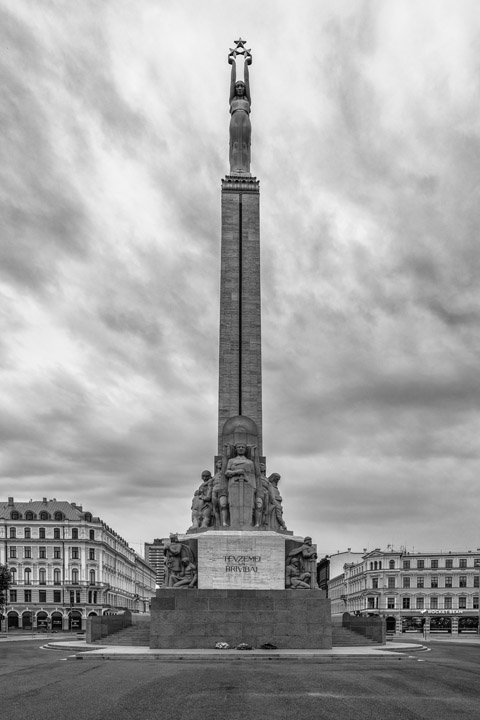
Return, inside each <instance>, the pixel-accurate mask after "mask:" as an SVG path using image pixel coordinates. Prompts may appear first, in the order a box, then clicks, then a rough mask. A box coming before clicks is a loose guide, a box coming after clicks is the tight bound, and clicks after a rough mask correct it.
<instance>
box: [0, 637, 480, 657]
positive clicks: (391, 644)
mask: <svg viewBox="0 0 480 720" xmlns="http://www.w3.org/2000/svg"><path fill="white" fill-rule="evenodd" d="M22 640H23V641H26V640H37V641H42V642H43V643H44V646H43V647H44V648H45V649H50V650H63V651H65V652H68V653H72V654H71V655H70V656H69V657H68V659H71V660H74V659H76V660H83V659H91V660H100V659H103V660H167V659H168V660H183V661H202V660H209V661H214V660H221V661H222V662H224V661H228V660H250V661H252V660H299V661H304V662H328V661H335V660H344V659H346V658H350V659H353V658H356V659H358V660H368V659H377V660H378V659H379V658H384V659H397V660H401V659H405V658H409V657H410V656H409V653H411V652H419V651H426V650H428V649H429V648H428V645H429V644H430V643H435V642H449V643H452V644H464V645H480V637H479V636H478V635H469V636H454V637H452V636H445V635H441V636H434V637H432V636H428V637H427V638H423V637H422V638H419V641H418V642H404V641H397V640H388V641H387V643H386V645H365V646H361V645H360V646H354V647H334V648H331V649H328V650H316V649H306V650H302V649H293V650H289V649H278V650H260V649H253V650H236V649H234V648H231V649H228V650H217V649H216V648H211V649H184V650H166V649H158V650H157V649H155V650H153V649H150V648H149V647H146V646H128V645H101V644H95V645H89V644H87V642H86V641H85V639H82V636H75V635H74V636H72V635H71V634H70V633H64V634H60V633H58V634H49V633H25V634H24V633H22V634H21V635H20V634H17V633H12V634H10V635H5V634H4V633H2V634H1V635H0V644H1V642H2V641H3V642H18V641H22Z"/></svg>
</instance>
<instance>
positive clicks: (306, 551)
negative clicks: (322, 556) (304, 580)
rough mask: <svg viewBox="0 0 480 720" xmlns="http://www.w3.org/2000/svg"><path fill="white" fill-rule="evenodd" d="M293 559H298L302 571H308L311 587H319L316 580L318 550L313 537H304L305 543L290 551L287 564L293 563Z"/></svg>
mask: <svg viewBox="0 0 480 720" xmlns="http://www.w3.org/2000/svg"><path fill="white" fill-rule="evenodd" d="M292 560H297V562H298V567H299V570H300V572H301V573H308V576H309V578H310V587H311V588H312V589H313V588H316V587H318V586H317V582H316V560H317V552H316V550H315V548H314V547H313V545H312V538H311V537H306V538H304V540H303V545H300V547H297V548H296V550H291V551H290V552H289V553H288V557H287V566H288V565H291V564H292Z"/></svg>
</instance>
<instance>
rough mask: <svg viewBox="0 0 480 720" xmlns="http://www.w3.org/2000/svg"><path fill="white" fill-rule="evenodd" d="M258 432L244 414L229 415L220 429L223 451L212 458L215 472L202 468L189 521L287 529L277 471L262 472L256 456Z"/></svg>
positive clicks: (204, 525) (209, 525)
mask: <svg viewBox="0 0 480 720" xmlns="http://www.w3.org/2000/svg"><path fill="white" fill-rule="evenodd" d="M257 436H258V432H257V428H256V425H255V423H254V422H253V420H251V419H250V418H247V417H245V416H240V415H239V416H237V417H235V418H230V420H228V421H227V422H226V423H225V428H224V432H223V439H224V453H223V456H222V457H219V458H217V459H216V461H215V475H213V476H212V474H211V472H210V471H209V470H204V471H203V472H202V475H201V484H200V486H199V487H198V489H197V490H195V493H194V496H193V500H192V525H191V527H190V528H189V530H188V532H190V533H191V532H197V531H198V529H199V528H202V529H206V528H212V527H213V528H228V527H230V528H232V529H246V528H263V529H266V530H275V531H277V532H288V531H287V526H286V524H285V521H284V519H283V507H282V496H281V495H280V491H279V489H278V483H279V481H280V475H279V474H278V473H272V474H271V475H270V476H269V477H267V476H266V475H265V470H266V466H265V462H262V461H261V459H260V458H259V457H258V452H257V445H256V440H257Z"/></svg>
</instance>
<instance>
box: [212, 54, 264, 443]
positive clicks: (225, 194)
mask: <svg viewBox="0 0 480 720" xmlns="http://www.w3.org/2000/svg"><path fill="white" fill-rule="evenodd" d="M237 55H243V57H244V81H243V82H242V81H241V80H239V81H237V80H236V56H237ZM229 62H230V63H231V65H232V76H231V86H230V113H231V120H230V174H229V175H227V176H226V177H225V178H224V180H222V228H221V232H222V239H221V272H220V353H219V394H218V454H219V455H221V454H222V453H223V445H222V431H223V427H224V425H225V423H226V421H227V420H228V419H229V418H232V417H235V416H238V415H241V416H246V417H249V418H251V419H252V420H253V421H254V422H255V424H256V426H257V430H258V453H259V455H262V454H263V453H262V350H261V298H260V188H259V185H260V183H259V181H258V180H257V179H256V178H255V177H252V176H251V173H250V134H251V129H250V119H249V114H250V106H251V99H250V82H249V74H248V66H249V64H250V63H251V55H250V53H249V51H248V50H246V49H245V47H244V41H242V40H238V41H236V48H235V50H232V51H231V53H230V55H229Z"/></svg>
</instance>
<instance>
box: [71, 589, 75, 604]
mask: <svg viewBox="0 0 480 720" xmlns="http://www.w3.org/2000/svg"><path fill="white" fill-rule="evenodd" d="M74 604H75V591H74V590H70V605H74Z"/></svg>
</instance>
